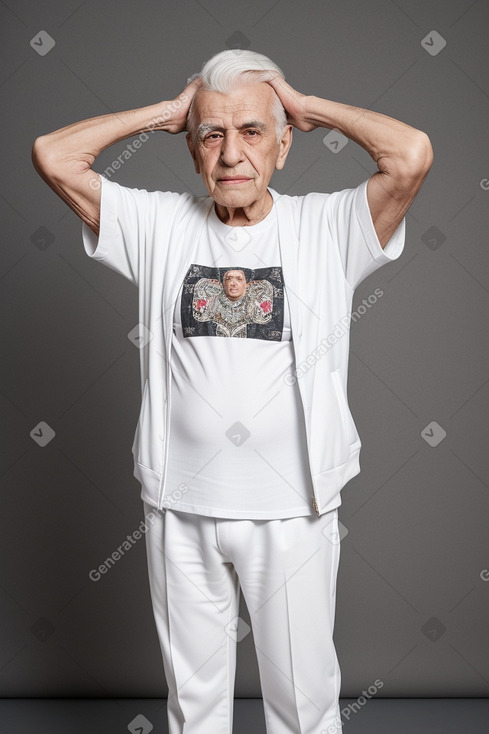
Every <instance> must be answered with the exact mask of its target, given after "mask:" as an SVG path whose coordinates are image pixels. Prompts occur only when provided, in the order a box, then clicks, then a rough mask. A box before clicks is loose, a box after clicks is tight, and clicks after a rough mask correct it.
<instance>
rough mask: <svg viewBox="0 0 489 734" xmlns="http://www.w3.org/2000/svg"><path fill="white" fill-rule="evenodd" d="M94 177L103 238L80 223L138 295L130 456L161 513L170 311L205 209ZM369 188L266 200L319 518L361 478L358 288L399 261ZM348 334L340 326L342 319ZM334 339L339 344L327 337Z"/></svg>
mask: <svg viewBox="0 0 489 734" xmlns="http://www.w3.org/2000/svg"><path fill="white" fill-rule="evenodd" d="M101 179H102V203H101V217H100V234H99V237H98V238H97V237H96V235H95V234H94V233H93V232H92V230H91V229H90V228H89V227H88V226H87V225H86V224H83V225H82V236H83V243H84V247H85V250H86V253H87V254H88V255H89V256H90V257H93V258H94V259H96V260H99V261H100V262H102V263H103V264H105V265H107V266H108V267H110V268H112V269H113V270H115V271H117V272H119V273H120V274H121V275H123V276H125V277H126V278H128V279H129V280H130V281H131V282H132V283H134V285H136V286H137V287H138V289H139V324H140V330H141V332H144V329H143V327H142V326H141V325H144V327H145V328H146V329H147V330H148V331H149V334H147V336H148V337H149V341H148V342H147V343H146V345H145V346H144V347H142V348H141V349H140V370H141V371H140V375H141V392H142V402H141V410H140V414H139V420H138V423H137V427H136V431H135V435H134V441H133V445H132V452H133V455H134V476H135V477H136V478H137V479H138V480H139V481H140V482H141V485H142V490H141V498H142V499H144V500H145V501H147V502H148V503H149V504H152V505H153V506H155V507H158V508H159V509H164V508H163V503H164V501H165V496H169V495H170V494H171V492H172V491H175V489H176V488H175V487H172V488H168V487H166V483H165V475H166V467H167V458H168V441H169V425H170V380H171V370H170V367H169V365H170V353H171V340H172V331H173V310H174V307H175V303H176V300H177V295H178V291H179V288H180V286H181V283H182V281H183V278H184V276H185V274H186V272H187V270H188V268H189V266H190V264H191V263H192V262H193V256H194V252H195V250H196V247H197V243H198V239H199V235H200V232H201V231H202V228H203V226H204V223H205V221H206V217H207V215H208V213H209V212H210V209H211V207H212V205H213V204H214V201H213V199H212V198H210V197H202V198H196V197H193V196H191V195H190V194H177V193H171V192H158V191H155V192H148V191H145V190H140V189H129V188H126V187H122V186H119V184H117V183H114V182H111V181H107V180H106V179H104V178H103V177H102V176H101ZM366 189H367V181H364V182H363V183H362V184H360V186H358V187H357V188H355V189H346V190H343V191H339V192H335V193H332V194H321V193H311V194H307V195H305V196H285V195H280V194H278V193H277V192H276V191H274V190H273V189H271V188H269V191H270V193H271V194H272V196H273V199H274V205H273V208H274V209H275V212H276V218H277V226H278V235H279V244H280V254H281V261H282V262H281V264H282V271H283V278H284V285H285V289H286V291H287V297H288V301H289V307H290V317H291V330H292V338H293V343H294V351H295V359H296V367H297V369H296V371H295V374H291V375H290V376H286V379H288V380H289V381H290V382H289V384H291V381H293V380H298V387H299V391H300V395H301V398H302V403H303V409H304V417H305V429H306V436H307V447H308V456H309V465H310V471H311V478H312V484H313V489H314V496H313V497H311V503H312V506H313V507H314V509H315V511H316V513H317V514H318V515H322V514H323V513H324V512H327V511H329V510H331V509H333V508H334V507H337V506H338V505H339V504H340V503H341V499H340V490H341V489H342V487H343V486H344V485H345V484H346V483H347V482H348V481H349V480H350V479H351V478H352V477H354V476H355V475H356V474H358V473H359V472H360V462H359V455H360V448H361V441H360V438H359V435H358V432H357V429H356V426H355V423H354V421H353V418H352V415H351V412H350V409H349V406H348V400H347V375H348V352H349V322H348V317H349V316H350V314H351V310H352V298H353V293H354V290H355V288H356V287H357V286H358V284H359V283H360V282H361V281H362V280H364V278H366V277H367V276H368V275H369V274H370V273H372V272H373V271H374V270H376V269H377V268H379V267H380V266H381V265H384V264H385V263H388V262H391V261H392V260H395V259H397V258H398V257H399V256H400V254H401V253H402V251H403V248H404V236H405V220H403V221H402V222H401V224H400V225H399V227H398V228H397V230H396V232H395V233H394V235H393V236H392V237H391V239H390V241H389V242H388V244H387V245H386V247H385V248H384V249H382V247H381V246H380V243H379V241H378V238H377V235H376V233H375V229H374V226H373V223H372V219H371V216H370V211H369V209H368V203H367V194H366ZM347 322H348V327H347V328H345V323H347ZM335 332H336V337H335Z"/></svg>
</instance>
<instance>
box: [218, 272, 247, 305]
mask: <svg viewBox="0 0 489 734" xmlns="http://www.w3.org/2000/svg"><path fill="white" fill-rule="evenodd" d="M222 285H223V288H224V293H225V294H226V296H227V297H228V298H229V300H230V301H237V300H238V299H239V298H242V297H243V296H244V294H245V293H246V278H245V274H244V273H243V271H242V270H228V271H227V273H226V274H225V276H224V278H223V279H222Z"/></svg>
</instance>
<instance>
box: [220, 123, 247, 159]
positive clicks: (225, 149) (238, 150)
mask: <svg viewBox="0 0 489 734" xmlns="http://www.w3.org/2000/svg"><path fill="white" fill-rule="evenodd" d="M242 142H243V141H242V140H241V136H240V134H239V133H238V132H237V131H236V132H234V131H229V132H227V133H226V135H225V136H224V140H223V142H222V145H221V160H222V162H223V163H224V165H226V166H229V167H230V168H232V167H233V166H235V165H236V164H237V163H239V161H240V160H242V158H243V149H242Z"/></svg>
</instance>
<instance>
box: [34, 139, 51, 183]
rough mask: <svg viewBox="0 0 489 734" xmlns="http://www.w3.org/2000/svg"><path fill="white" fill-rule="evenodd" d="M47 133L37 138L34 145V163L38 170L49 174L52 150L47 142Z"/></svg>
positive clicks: (40, 172)
mask: <svg viewBox="0 0 489 734" xmlns="http://www.w3.org/2000/svg"><path fill="white" fill-rule="evenodd" d="M47 137H48V136H47V135H41V136H40V137H39V138H36V139H35V141H34V144H33V146H32V153H31V157H32V164H33V166H34V168H35V169H36V171H37V172H38V173H39V174H40V175H42V174H45V175H47V173H48V171H49V169H50V168H51V159H52V154H51V152H50V146H49V143H48V142H47Z"/></svg>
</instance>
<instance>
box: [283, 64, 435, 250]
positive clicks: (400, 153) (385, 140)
mask: <svg viewBox="0 0 489 734" xmlns="http://www.w3.org/2000/svg"><path fill="white" fill-rule="evenodd" d="M269 84H271V85H272V87H273V88H274V89H275V91H276V93H277V94H278V96H279V97H280V100H281V102H282V104H283V106H284V108H285V110H286V112H287V115H288V121H289V123H291V124H292V125H294V126H295V127H297V128H298V129H299V130H304V131H305V132H308V131H309V130H313V129H314V128H316V127H327V128H331V129H333V128H334V129H336V130H339V131H340V132H341V133H343V135H346V136H347V137H348V138H350V139H351V140H354V141H355V143H358V144H359V145H361V146H362V148H364V149H365V150H366V151H367V153H369V154H370V156H371V157H372V158H373V160H374V161H375V163H376V164H377V168H378V169H379V170H378V171H377V172H376V173H374V174H373V175H372V176H371V177H370V179H369V182H368V185H367V199H368V204H369V209H370V213H371V215H372V221H373V224H374V227H375V231H376V233H377V237H378V239H379V242H380V244H381V246H382V247H385V245H386V244H387V243H388V241H389V239H390V238H391V237H392V235H393V234H394V232H395V231H396V229H397V227H398V226H399V224H400V222H401V221H402V219H403V217H404V215H405V214H406V212H407V210H408V208H409V206H410V205H411V203H412V201H413V199H414V197H415V196H416V194H417V193H418V191H419V189H420V187H421V184H422V183H423V181H424V179H425V178H426V176H427V174H428V171H429V170H430V168H431V164H432V162H433V150H432V147H431V143H430V139H429V138H428V136H427V135H426V133H424V132H422V131H421V130H417V129H416V128H414V127H410V126H409V125H406V124H405V123H403V122H399V121H398V120H395V119H394V118H392V117H388V116H387V115H382V114H380V113H378V112H372V111H371V110H366V109H362V108H361V107H352V106H351V105H346V104H342V103H340V102H332V101H330V100H327V99H321V97H314V96H309V95H304V94H300V93H299V92H297V91H296V90H295V89H293V88H292V87H291V86H290V85H289V84H287V82H285V81H284V80H283V79H282V77H279V76H277V77H276V78H275V79H273V80H272V81H270V82H269Z"/></svg>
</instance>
